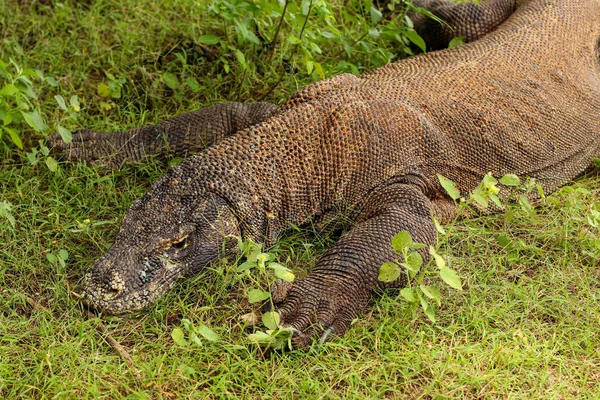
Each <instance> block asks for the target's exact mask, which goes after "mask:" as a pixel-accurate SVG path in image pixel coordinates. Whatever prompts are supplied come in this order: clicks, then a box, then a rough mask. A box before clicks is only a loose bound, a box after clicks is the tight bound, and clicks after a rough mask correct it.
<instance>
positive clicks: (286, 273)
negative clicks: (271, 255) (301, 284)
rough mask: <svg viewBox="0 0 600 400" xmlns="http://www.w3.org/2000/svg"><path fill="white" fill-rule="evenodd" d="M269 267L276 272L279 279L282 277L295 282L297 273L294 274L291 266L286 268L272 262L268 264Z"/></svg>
mask: <svg viewBox="0 0 600 400" xmlns="http://www.w3.org/2000/svg"><path fill="white" fill-rule="evenodd" d="M268 267H269V268H271V269H272V270H273V271H274V272H275V276H276V277H278V278H279V279H282V280H284V281H286V282H293V281H294V279H296V275H294V273H293V272H292V271H291V270H290V269H289V268H286V267H284V266H283V265H281V264H279V263H274V262H272V263H270V264H269V265H268Z"/></svg>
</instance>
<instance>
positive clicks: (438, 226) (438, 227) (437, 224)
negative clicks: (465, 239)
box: [433, 218, 446, 235]
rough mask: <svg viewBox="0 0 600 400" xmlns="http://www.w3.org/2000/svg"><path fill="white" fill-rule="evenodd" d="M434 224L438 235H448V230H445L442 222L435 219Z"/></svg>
mask: <svg viewBox="0 0 600 400" xmlns="http://www.w3.org/2000/svg"><path fill="white" fill-rule="evenodd" d="M433 224H434V225H435V230H436V231H438V233H439V234H440V235H445V234H446V230H445V229H444V227H443V226H442V224H440V222H439V221H438V220H437V219H436V218H433Z"/></svg>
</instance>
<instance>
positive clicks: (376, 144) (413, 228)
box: [55, 0, 600, 346]
mask: <svg viewBox="0 0 600 400" xmlns="http://www.w3.org/2000/svg"><path fill="white" fill-rule="evenodd" d="M423 5H425V6H428V7H430V8H431V10H432V11H433V12H434V13H437V14H438V15H440V16H441V17H443V18H447V19H448V20H449V22H450V23H451V24H452V25H453V27H454V28H455V32H458V33H466V34H467V39H469V40H471V42H470V43H468V44H466V45H463V46H460V47H457V48H453V49H450V50H442V51H434V52H430V53H427V54H424V55H419V56H416V57H412V58H410V59H407V60H403V61H399V62H396V63H393V64H389V65H387V66H384V67H382V68H379V69H376V70H373V71H371V72H369V73H366V74H364V75H362V76H360V77H357V76H353V75H347V74H345V75H339V76H336V77H333V78H331V79H327V80H324V81H321V82H318V83H315V84H312V85H310V86H307V87H306V88H304V89H302V90H300V91H298V92H296V93H295V94H293V95H292V96H291V98H290V99H289V100H288V101H287V102H285V103H284V104H283V105H282V106H281V107H279V108H278V109H275V107H274V106H271V105H267V104H264V103H259V104H257V105H243V104H238V103H234V104H233V105H232V104H231V103H228V104H225V105H220V106H215V107H213V108H212V109H210V110H211V111H210V112H208V113H206V111H205V110H201V111H198V112H196V113H191V114H186V115H184V116H183V117H181V116H180V117H176V118H180V120H181V121H184V122H183V123H182V127H180V128H178V129H175V130H171V131H169V130H167V131H165V130H164V129H163V131H161V133H160V134H159V135H157V134H156V129H157V128H156V127H146V128H141V130H138V131H129V132H124V133H121V134H117V135H114V136H110V137H111V138H112V137H115V138H117V137H119V135H121V139H107V138H106V137H107V136H102V135H108V134H98V133H95V132H91V131H84V132H81V133H80V134H79V135H77V136H76V137H75V142H76V144H75V145H71V146H64V145H59V144H56V147H55V150H56V151H59V152H65V153H66V154H67V156H70V157H71V159H85V160H88V161H94V160H98V159H102V157H104V156H106V155H107V153H106V151H105V150H102V147H103V146H104V147H105V148H106V146H109V145H107V143H110V146H109V147H112V148H114V149H127V146H125V145H124V142H127V141H129V143H133V144H130V145H129V146H130V147H129V150H127V152H125V153H126V154H125V155H123V154H121V155H119V157H121V158H117V161H118V162H119V163H120V162H123V161H127V160H128V159H131V160H135V159H140V158H142V157H143V156H144V155H145V154H147V153H148V152H149V151H151V150H152V149H153V147H152V146H151V145H150V143H151V142H153V141H156V140H157V138H164V139H163V141H164V143H165V145H164V146H166V147H171V148H172V149H174V150H175V153H179V154H185V152H187V149H186V146H187V145H188V144H189V143H191V144H192V145H191V146H192V147H193V149H194V150H195V149H197V148H198V147H199V146H200V144H205V143H206V144H210V143H212V142H217V143H216V144H214V145H212V146H210V147H208V148H207V149H206V150H204V151H202V152H200V153H198V154H196V155H194V156H191V157H189V158H188V159H186V160H185V161H184V162H182V163H181V164H179V165H177V166H175V167H173V168H171V169H170V170H169V172H168V173H167V174H166V175H165V176H164V177H162V178H161V179H160V180H159V181H157V182H156V183H155V184H154V186H153V187H152V189H151V190H150V191H149V192H148V193H147V194H146V195H145V196H144V197H143V198H142V199H141V200H139V201H136V202H135V203H134V204H133V205H132V207H131V209H130V210H129V211H128V212H127V215H126V217H125V220H124V221H123V224H122V227H121V231H120V232H119V234H118V235H117V238H116V240H115V243H114V245H113V246H112V248H111V249H109V250H108V251H107V253H106V254H105V255H104V256H103V257H102V258H101V259H99V260H98V261H97V262H96V263H95V265H94V266H92V268H91V269H90V271H89V272H88V273H87V274H86V275H85V279H84V281H85V294H84V300H85V301H86V302H87V303H88V304H89V305H91V306H93V307H95V308H97V309H98V310H100V311H103V312H107V313H119V312H123V311H127V310H138V309H142V308H144V307H146V306H148V305H150V304H151V303H152V302H153V301H154V300H155V299H156V298H157V297H159V296H160V295H162V294H163V293H164V292H165V291H167V290H168V289H169V288H170V287H171V286H172V285H173V283H174V282H175V279H176V278H177V277H180V276H190V275H193V274H196V273H197V272H198V271H200V270H201V269H202V268H204V267H205V266H206V265H207V264H208V263H209V262H210V261H212V260H214V259H215V258H217V257H219V255H220V254H222V252H223V251H225V253H229V252H233V251H235V248H236V240H235V237H236V236H239V235H242V236H244V237H247V238H251V239H253V240H254V241H257V242H264V243H266V244H267V245H268V244H270V243H273V241H274V240H275V239H276V238H277V237H278V236H279V235H280V234H281V233H282V232H284V231H285V230H286V229H288V228H289V227H290V226H291V225H292V224H293V225H297V226H300V225H304V224H307V223H309V222H318V221H319V220H322V219H325V218H327V219H329V218H332V217H335V216H336V215H343V216H344V218H346V220H348V219H349V220H350V221H352V226H351V228H350V229H349V230H348V231H347V232H346V233H345V234H344V235H342V237H341V238H340V239H339V240H338V241H337V243H335V244H334V245H333V246H332V247H331V248H330V249H329V250H328V251H327V252H326V254H325V255H324V256H323V258H322V259H321V260H320V261H319V262H318V263H317V266H316V267H315V269H314V270H313V271H312V272H311V273H310V274H309V275H308V276H307V277H305V278H303V279H300V280H298V281H296V282H294V283H293V284H283V283H280V284H277V285H275V286H274V288H273V291H274V293H273V296H274V299H275V300H277V304H276V307H277V308H278V311H279V312H280V314H281V316H282V321H283V323H284V324H285V325H288V326H291V327H293V328H295V329H296V330H297V332H296V335H295V336H294V338H293V343H294V344H295V345H296V346H304V345H307V344H309V343H310V342H311V340H312V339H313V338H318V337H320V336H321V335H323V334H324V333H325V335H327V334H328V333H329V332H333V333H335V334H337V335H342V334H343V333H344V332H345V331H346V330H347V329H348V327H349V326H350V322H351V321H352V320H353V319H354V318H355V317H356V315H357V314H358V313H359V312H360V311H361V310H362V309H364V307H366V305H367V303H368V301H369V299H370V298H371V296H372V295H373V293H374V292H375V291H377V290H380V289H383V288H385V287H402V286H403V285H404V284H405V283H406V282H405V280H404V277H401V278H399V279H398V280H397V281H395V282H392V283H388V284H383V283H381V282H379V281H378V279H377V276H378V272H379V268H380V266H381V265H382V263H384V262H386V261H390V260H393V259H395V258H396V257H397V256H396V254H395V253H394V251H393V249H392V248H391V245H390V241H391V238H392V237H393V236H394V235H395V234H396V233H398V232H399V231H401V230H408V231H409V232H410V234H411V235H412V237H413V239H414V240H415V241H416V242H421V243H425V244H427V245H434V244H435V240H436V234H435V229H434V226H433V223H432V219H431V216H432V215H434V216H436V217H437V218H438V219H440V220H442V221H443V220H447V219H448V218H450V217H452V216H454V214H455V212H456V210H455V206H454V204H453V203H452V201H450V200H449V199H448V197H447V196H446V195H445V192H444V190H443V189H442V187H441V186H440V184H439V181H438V179H437V177H436V174H441V175H443V176H445V177H447V178H449V179H451V180H453V181H454V182H456V183H457V187H458V188H459V189H460V191H461V192H462V193H463V194H466V193H467V192H468V191H471V190H473V189H474V188H475V187H476V186H477V185H478V183H479V182H480V181H481V179H482V177H483V176H484V175H485V174H487V173H488V172H491V173H492V174H493V175H494V176H497V177H498V176H503V175H505V174H509V173H511V174H517V175H519V176H523V177H532V178H535V179H536V181H537V182H538V183H539V184H541V186H542V187H543V189H544V191H545V192H546V193H550V192H552V191H553V190H555V189H556V188H558V187H559V186H561V185H563V184H565V183H566V182H568V181H569V180H571V179H573V178H574V177H576V176H577V175H578V174H580V173H581V172H582V171H583V170H585V169H586V168H587V167H588V166H589V165H590V164H591V160H592V158H593V157H595V156H598V155H600V154H599V153H600V151H599V145H600V1H599V0H524V1H507V0H492V1H487V2H482V5H481V7H476V6H473V5H459V6H457V5H452V4H451V3H449V2H446V1H440V0H436V1H424V2H423ZM436 10H437V11H436ZM422 23H423V22H422ZM425 26H428V27H429V28H428V29H429V30H430V31H431V35H432V36H431V37H433V39H431V40H432V42H431V44H430V47H431V48H437V47H439V46H440V44H439V43H447V42H448V41H449V40H450V39H451V37H450V36H449V34H448V30H447V28H444V27H442V26H431V24H430V23H429V22H426V23H425ZM422 28H423V26H417V29H419V30H421V29H422ZM481 35H483V36H482V37H479V36H481ZM424 36H427V35H424ZM440 38H441V39H440ZM232 121H235V123H234V122H232ZM160 126H162V127H166V126H169V121H166V122H165V123H163V124H162V125H160ZM152 129H154V130H155V131H153V132H155V133H154V134H152V135H150V136H144V135H141V136H140V132H143V131H144V130H147V131H148V130H152ZM240 129H241V130H240ZM132 132H133V133H132ZM137 137H144V138H146V139H143V140H137V139H136V138H137ZM136 140H137V141H136ZM94 143H96V147H94V145H93V144H94ZM61 146H62V147H61ZM131 146H133V147H131ZM159 147H160V146H159ZM166 147H161V148H163V149H164V148H166ZM154 148H156V147H154ZM98 149H100V150H98ZM161 151H163V150H161ZM94 152H95V153H94ZM422 256H423V258H424V259H425V260H427V258H428V254H427V250H422Z"/></svg>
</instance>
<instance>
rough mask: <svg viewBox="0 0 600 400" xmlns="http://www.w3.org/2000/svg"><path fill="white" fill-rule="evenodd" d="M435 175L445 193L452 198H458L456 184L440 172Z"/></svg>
mask: <svg viewBox="0 0 600 400" xmlns="http://www.w3.org/2000/svg"><path fill="white" fill-rule="evenodd" d="M437 177H438V179H439V181H440V184H441V185H442V187H443V188H444V190H445V191H446V193H448V196H450V197H451V198H452V200H458V199H459V198H460V191H459V190H458V189H457V188H456V184H455V183H454V182H452V181H451V180H450V179H448V178H446V177H444V176H442V175H440V174H437Z"/></svg>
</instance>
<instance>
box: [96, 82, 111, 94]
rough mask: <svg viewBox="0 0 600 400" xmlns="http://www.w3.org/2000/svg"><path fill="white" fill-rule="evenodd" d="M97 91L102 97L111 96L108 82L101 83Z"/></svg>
mask: <svg viewBox="0 0 600 400" xmlns="http://www.w3.org/2000/svg"><path fill="white" fill-rule="evenodd" d="M96 91H97V92H98V96H100V97H109V96H110V87H109V86H108V85H107V84H106V83H101V84H99V85H98V88H97V89H96Z"/></svg>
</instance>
